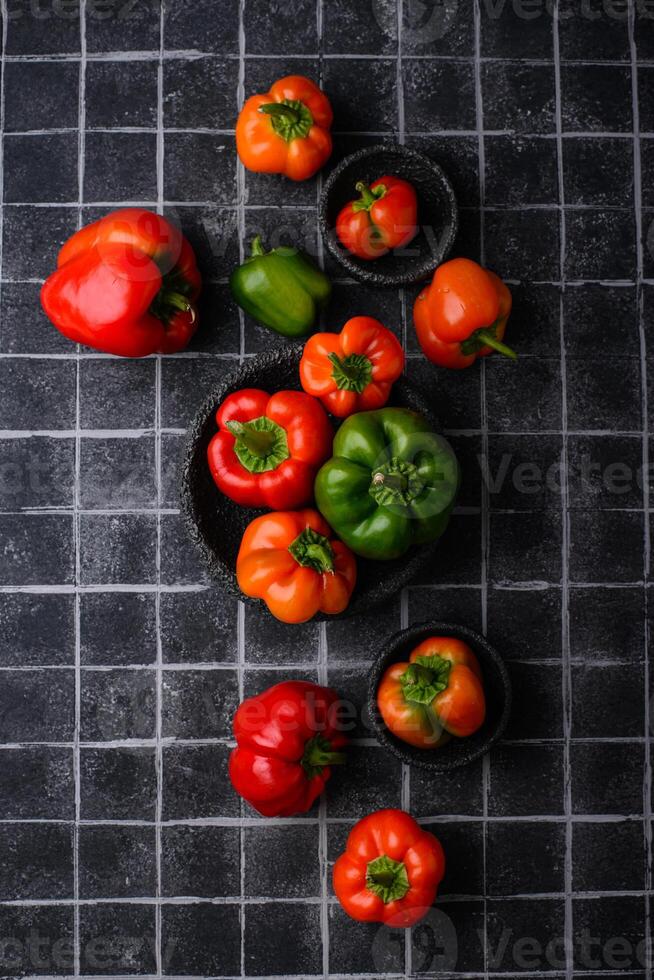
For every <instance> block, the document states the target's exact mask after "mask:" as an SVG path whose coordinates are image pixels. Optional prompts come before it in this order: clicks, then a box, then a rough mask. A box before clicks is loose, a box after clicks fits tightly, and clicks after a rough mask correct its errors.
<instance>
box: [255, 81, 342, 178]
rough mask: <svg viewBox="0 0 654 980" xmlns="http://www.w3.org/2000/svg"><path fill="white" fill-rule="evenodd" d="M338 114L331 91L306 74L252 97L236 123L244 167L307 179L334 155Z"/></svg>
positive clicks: (281, 82)
mask: <svg viewBox="0 0 654 980" xmlns="http://www.w3.org/2000/svg"><path fill="white" fill-rule="evenodd" d="M333 118H334V114H333V113H332V107H331V105H330V104H329V99H328V98H327V96H326V95H325V93H324V92H323V91H322V90H321V89H320V88H318V86H317V85H316V83H315V82H312V81H311V79H309V78H304V77H303V76H302V75H287V76H286V77H285V78H280V79H279V80H278V81H277V82H275V84H274V85H273V86H271V89H270V91H269V92H266V94H265V95H252V96H250V98H249V99H248V100H247V101H246V103H245V105H244V106H243V108H242V109H241V112H240V113H239V117H238V120H237V122H236V149H237V151H238V155H239V157H240V159H241V162H242V164H243V166H244V167H245V168H246V169H247V170H254V171H256V172H258V173H266V174H284V175H285V176H286V177H290V178H291V180H307V179H308V178H309V177H313V175H314V174H315V173H316V172H317V171H318V170H320V168H321V167H322V166H323V164H324V163H326V162H327V160H329V158H330V156H331V153H332V137H331V133H330V132H329V130H330V128H331V124H332V121H333Z"/></svg>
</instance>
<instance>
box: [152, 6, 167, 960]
mask: <svg viewBox="0 0 654 980" xmlns="http://www.w3.org/2000/svg"><path fill="white" fill-rule="evenodd" d="M165 10H166V3H165V0H161V6H160V10H159V58H158V63H157V130H156V132H157V150H156V173H157V214H163V213H164V197H165V184H164V158H165V143H164V119H163V85H164V79H163V58H164V48H165V40H164V30H165ZM161 371H162V369H161V354H157V355H156V360H155V412H154V430H155V474H156V487H157V539H156V549H155V567H156V589H155V631H156V651H157V654H156V661H155V671H156V722H155V724H156V737H155V745H156V748H155V771H156V779H157V797H156V805H155V861H156V879H157V880H156V906H155V939H154V941H155V949H154V954H155V967H156V972H157V976H158V977H160V976H161V975H162V970H163V963H162V949H163V936H162V912H161V903H162V878H161V821H162V818H163V748H162V699H163V675H162V665H163V653H162V641H161V515H162V512H163V508H162V492H163V488H162V476H161Z"/></svg>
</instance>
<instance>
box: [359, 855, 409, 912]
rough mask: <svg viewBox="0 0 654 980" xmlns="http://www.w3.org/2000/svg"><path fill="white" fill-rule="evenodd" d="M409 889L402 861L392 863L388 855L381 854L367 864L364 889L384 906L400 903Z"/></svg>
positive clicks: (407, 877)
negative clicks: (377, 898)
mask: <svg viewBox="0 0 654 980" xmlns="http://www.w3.org/2000/svg"><path fill="white" fill-rule="evenodd" d="M410 887H411V885H410V883H409V876H408V874H407V870H406V865H405V864H404V863H403V862H402V861H394V860H393V858H390V857H388V855H386V854H382V855H381V856H380V857H378V858H375V859H374V861H369V862H368V867H367V868H366V888H367V889H368V891H370V892H372V893H373V895H377V896H378V897H379V898H381V900H382V902H383V903H384V905H388V903H389V902H398V901H400V899H402V898H404V896H405V895H406V893H407V892H408V891H409V889H410Z"/></svg>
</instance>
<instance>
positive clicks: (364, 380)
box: [327, 353, 372, 394]
mask: <svg viewBox="0 0 654 980" xmlns="http://www.w3.org/2000/svg"><path fill="white" fill-rule="evenodd" d="M327 357H328V359H329V360H330V361H331V363H332V364H333V365H334V370H333V371H332V378H333V379H334V381H335V382H336V387H337V388H338V389H339V390H341V391H342V390H345V391H355V392H357V393H358V394H361V392H362V391H363V390H364V388H366V387H367V386H368V385H369V384H370V382H371V380H372V363H371V361H370V358H368V357H366V356H365V354H348V355H347V356H346V357H339V356H338V354H334V353H332V354H328V355H327Z"/></svg>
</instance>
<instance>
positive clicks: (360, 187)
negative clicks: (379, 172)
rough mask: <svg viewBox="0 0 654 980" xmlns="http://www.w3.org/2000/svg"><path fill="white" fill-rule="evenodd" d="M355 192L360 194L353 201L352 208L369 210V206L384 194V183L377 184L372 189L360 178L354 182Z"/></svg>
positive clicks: (355, 210) (379, 199) (354, 209)
mask: <svg viewBox="0 0 654 980" xmlns="http://www.w3.org/2000/svg"><path fill="white" fill-rule="evenodd" d="M354 189H355V190H356V191H357V193H359V194H360V195H361V197H360V198H359V200H358V201H354V203H353V204H352V210H353V211H354V212H357V211H370V208H371V207H372V206H373V204H375V202H376V201H381V199H382V197H384V195H385V194H386V187H385V186H384V184H378V185H377V187H375V189H374V190H373V189H372V187H369V186H368V184H366V183H365V181H363V180H360V181H358V183H357V184H355V188H354Z"/></svg>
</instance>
